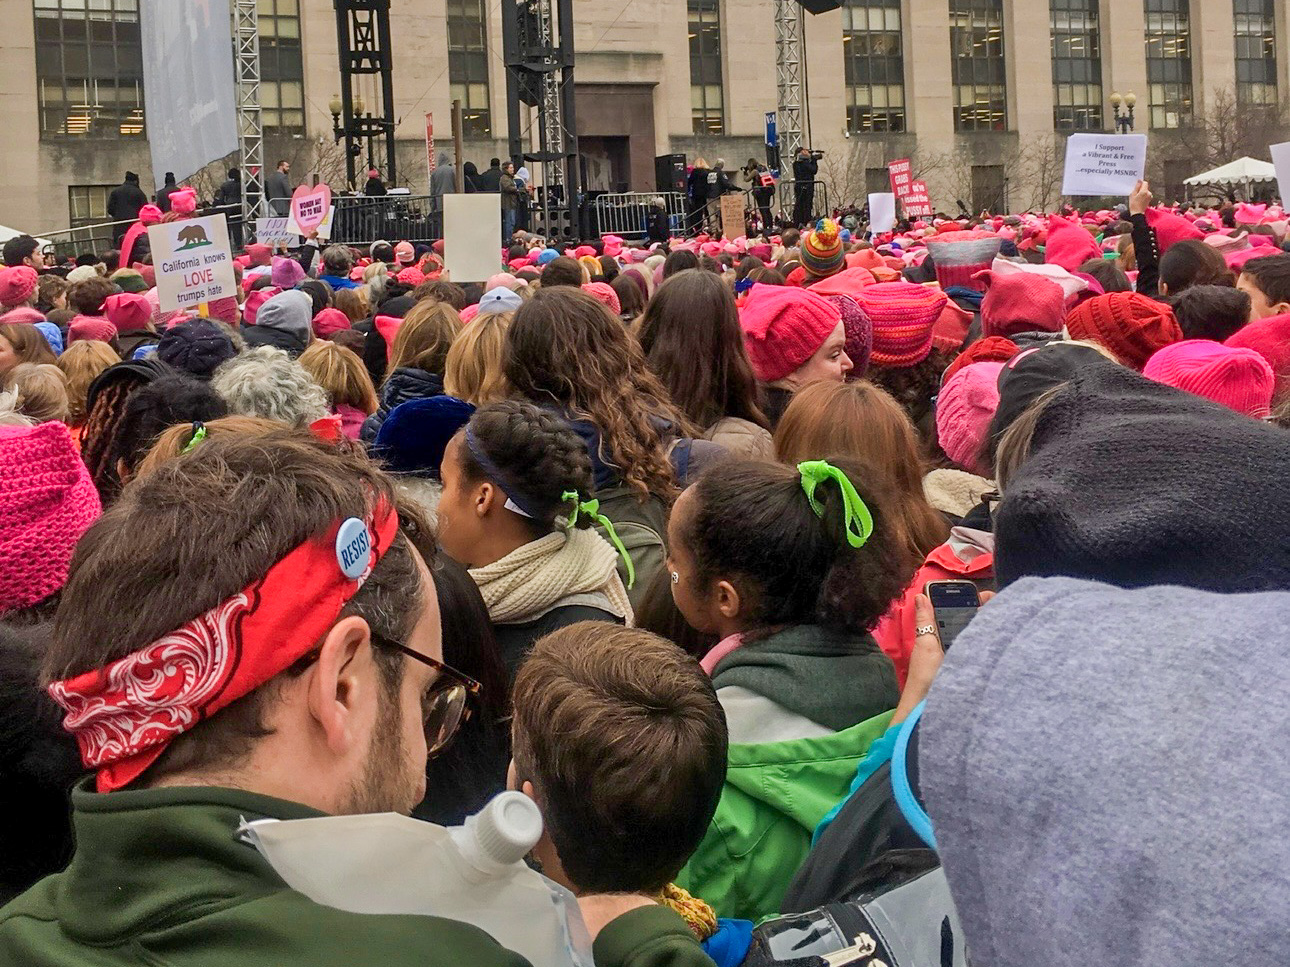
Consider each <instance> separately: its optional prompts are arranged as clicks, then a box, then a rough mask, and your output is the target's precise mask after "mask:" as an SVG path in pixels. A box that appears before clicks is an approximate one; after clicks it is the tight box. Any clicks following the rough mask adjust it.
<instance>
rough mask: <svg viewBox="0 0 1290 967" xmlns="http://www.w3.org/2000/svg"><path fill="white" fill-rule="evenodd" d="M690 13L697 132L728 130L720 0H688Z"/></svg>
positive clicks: (693, 113) (693, 115) (692, 102)
mask: <svg viewBox="0 0 1290 967" xmlns="http://www.w3.org/2000/svg"><path fill="white" fill-rule="evenodd" d="M686 8H687V10H688V11H689V17H690V116H691V118H692V119H693V123H694V133H695V134H725V132H726V109H725V102H724V99H723V96H722V85H721V12H720V7H719V0H687V3H686Z"/></svg>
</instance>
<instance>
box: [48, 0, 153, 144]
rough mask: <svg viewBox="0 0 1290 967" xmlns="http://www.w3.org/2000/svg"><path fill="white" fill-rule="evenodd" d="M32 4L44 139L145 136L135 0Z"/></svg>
mask: <svg viewBox="0 0 1290 967" xmlns="http://www.w3.org/2000/svg"><path fill="white" fill-rule="evenodd" d="M34 2H35V14H36V31H35V34H36V92H37V95H36V96H37V102H38V105H39V110H40V134H41V137H43V138H59V137H86V138H141V137H143V133H144V132H143V56H142V53H141V50H140V39H139V4H138V0H34Z"/></svg>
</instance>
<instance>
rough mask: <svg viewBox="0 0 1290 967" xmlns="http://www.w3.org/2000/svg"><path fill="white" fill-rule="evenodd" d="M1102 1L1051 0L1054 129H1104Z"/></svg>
mask: <svg viewBox="0 0 1290 967" xmlns="http://www.w3.org/2000/svg"><path fill="white" fill-rule="evenodd" d="M1097 8H1098V0H1049V4H1048V9H1049V13H1050V15H1051V18H1052V37H1053V127H1055V128H1056V129H1057V130H1058V131H1101V130H1102V47H1101V40H1100V36H1099V30H1098V12H1097Z"/></svg>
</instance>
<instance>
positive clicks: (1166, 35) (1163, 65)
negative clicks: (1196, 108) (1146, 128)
mask: <svg viewBox="0 0 1290 967" xmlns="http://www.w3.org/2000/svg"><path fill="white" fill-rule="evenodd" d="M1145 2H1146V14H1147V87H1148V94H1149V96H1148V98H1147V110H1148V114H1149V121H1150V123H1151V127H1153V128H1177V127H1182V126H1183V125H1184V124H1186V123H1187V122H1188V121H1189V120H1190V119H1191V111H1192V90H1191V13H1190V9H1189V0H1145Z"/></svg>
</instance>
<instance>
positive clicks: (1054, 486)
mask: <svg viewBox="0 0 1290 967" xmlns="http://www.w3.org/2000/svg"><path fill="white" fill-rule="evenodd" d="M1044 352H1047V350H1044ZM1288 472H1290V433H1287V431H1285V430H1282V429H1280V428H1278V427H1275V426H1272V425H1271V424H1267V423H1262V422H1260V421H1258V420H1253V419H1251V418H1249V417H1247V416H1242V415H1241V414H1239V413H1236V412H1235V411H1233V410H1230V409H1228V408H1226V407H1224V406H1219V405H1218V404H1216V403H1211V402H1210V401H1209V400H1206V399H1202V398H1201V397H1199V396H1194V395H1192V394H1190V393H1185V392H1182V391H1181V390H1175V389H1173V388H1171V387H1168V386H1164V385H1163V384H1159V383H1154V382H1152V381H1151V380H1149V379H1146V378H1145V377H1143V376H1140V375H1139V374H1137V373H1135V372H1133V371H1131V370H1128V369H1125V368H1123V367H1119V366H1106V367H1101V366H1099V367H1095V368H1093V369H1089V370H1087V371H1085V372H1082V373H1080V374H1078V375H1077V376H1075V377H1074V378H1073V379H1072V380H1071V381H1070V382H1069V383H1067V384H1066V385H1065V386H1063V387H1062V388H1061V389H1060V390H1058V392H1057V394H1056V395H1055V396H1054V397H1053V399H1052V400H1051V401H1050V402H1049V404H1048V405H1047V406H1046V407H1045V409H1044V411H1043V413H1042V414H1041V415H1040V417H1039V420H1038V423H1037V425H1036V428H1035V434H1034V438H1033V441H1032V446H1031V454H1030V458H1029V459H1028V460H1027V461H1026V462H1025V463H1024V464H1022V466H1021V468H1020V470H1019V471H1018V472H1017V475H1016V477H1015V478H1014V479H1013V480H1012V481H1010V482H1009V484H1008V488H1007V492H1006V493H1005V494H1004V497H1003V501H1002V503H1001V504H1000V505H999V511H998V515H997V518H996V521H995V535H996V537H995V540H996V544H995V572H996V574H997V576H998V580H999V584H1000V586H1004V585H1006V584H1009V583H1011V582H1012V581H1015V580H1017V579H1018V578H1021V577H1025V576H1028V575H1038V576H1041V577H1047V576H1052V575H1067V576H1070V577H1077V578H1086V579H1089V580H1093V581H1102V582H1105V583H1108V584H1114V585H1118V586H1120V587H1126V588H1134V587H1145V586H1148V585H1154V584H1176V585H1181V586H1184V587H1191V588H1198V589H1200V590H1206V591H1217V592H1220V593H1235V592H1243V591H1267V590H1287V589H1290V540H1287V539H1286V535H1287V534H1290V487H1287V486H1286V484H1287V473H1288Z"/></svg>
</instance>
